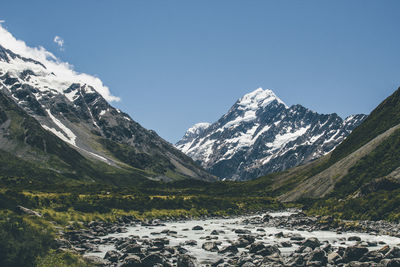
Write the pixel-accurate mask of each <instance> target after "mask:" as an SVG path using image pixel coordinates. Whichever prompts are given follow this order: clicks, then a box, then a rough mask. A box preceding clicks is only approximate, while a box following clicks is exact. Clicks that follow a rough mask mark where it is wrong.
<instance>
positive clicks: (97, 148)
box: [0, 29, 213, 180]
mask: <svg viewBox="0 0 400 267" xmlns="http://www.w3.org/2000/svg"><path fill="white" fill-rule="evenodd" d="M1 30H2V31H4V29H1ZM2 34H3V32H2ZM1 44H2V42H1V41H0V92H1V93H0V96H1V99H2V102H1V106H0V109H1V110H8V111H7V112H3V113H2V114H3V115H4V116H3V117H2V120H1V125H0V129H1V135H0V149H1V150H3V151H7V152H9V153H11V154H12V155H15V156H17V157H20V158H23V159H24V160H29V161H33V162H37V163H40V164H41V165H43V166H47V167H48V168H49V169H53V170H55V171H57V172H64V171H66V170H68V169H73V170H74V169H75V168H78V167H77V165H74V163H73V162H75V163H77V162H84V164H86V165H90V164H92V165H93V166H95V165H96V164H103V165H107V166H109V167H112V168H114V169H124V171H128V172H131V173H132V175H133V176H135V175H137V174H138V173H141V174H140V175H139V176H140V177H147V178H151V179H162V180H173V179H183V178H194V179H204V180H210V179H211V180H212V179H213V177H212V176H211V175H209V174H208V173H207V172H205V171H204V170H203V169H202V168H201V167H199V166H198V165H197V164H195V163H194V162H193V160H192V159H191V158H189V157H188V156H186V155H184V154H183V153H182V152H180V151H179V150H177V149H176V148H174V147H173V146H172V145H171V144H170V143H168V142H167V141H165V140H163V139H162V138H160V137H159V136H158V135H157V134H156V133H155V132H154V131H151V130H147V129H145V128H143V127H142V126H141V125H139V124H138V123H137V122H135V121H133V120H132V118H130V116H129V115H128V114H126V113H124V112H122V111H120V110H118V109H116V108H114V107H112V106H111V105H110V104H109V103H108V101H107V100H106V99H105V98H106V97H108V98H109V100H110V99H111V100H113V99H112V97H111V96H110V95H107V94H105V93H104V92H103V94H101V93H99V91H97V88H96V87H95V86H96V85H97V86H99V85H98V84H97V80H95V82H94V83H93V84H90V83H88V82H90V81H91V79H89V78H87V75H86V76H85V74H77V73H75V72H73V71H72V70H70V69H68V68H65V67H64V66H63V65H62V63H60V62H57V61H49V60H44V62H40V61H39V60H38V59H40V57H38V58H35V57H34V56H35V53H31V55H32V58H30V57H27V56H24V55H20V54H17V53H15V52H13V51H12V48H13V47H4V46H3V45H1ZM17 44H18V43H17ZM26 49H30V48H28V47H26V48H25V50H26ZM99 90H103V89H102V88H99ZM13 103H14V104H13ZM13 109H14V111H13ZM17 109H19V110H17ZM14 113H18V114H19V115H18V116H14V115H13V114H14ZM26 123H30V126H27V125H26ZM31 125H34V129H35V130H34V131H35V134H38V135H39V136H40V138H36V137H37V136H34V137H33V139H32V138H30V137H32V136H30V135H29V132H30V131H33V130H32V129H33V128H32V126H31ZM17 126H18V127H17ZM38 126H40V127H38ZM31 141H32V142H31ZM38 151H40V152H38ZM54 161H57V164H55V163H54ZM82 164H83V163H82ZM82 164H80V165H79V166H80V167H82V166H81V165H82ZM93 166H92V167H93ZM80 167H79V168H78V169H82V168H80ZM94 169H96V168H94ZM95 176H96V175H92V176H91V177H92V178H95Z"/></svg>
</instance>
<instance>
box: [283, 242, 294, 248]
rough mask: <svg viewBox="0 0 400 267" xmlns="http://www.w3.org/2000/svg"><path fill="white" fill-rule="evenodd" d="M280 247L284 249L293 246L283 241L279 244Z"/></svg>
mask: <svg viewBox="0 0 400 267" xmlns="http://www.w3.org/2000/svg"><path fill="white" fill-rule="evenodd" d="M281 246H282V247H284V248H290V247H292V246H293V245H292V243H290V242H289V241H283V242H281Z"/></svg>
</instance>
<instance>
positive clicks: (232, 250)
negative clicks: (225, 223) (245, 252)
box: [218, 245, 239, 254]
mask: <svg viewBox="0 0 400 267" xmlns="http://www.w3.org/2000/svg"><path fill="white" fill-rule="evenodd" d="M228 252H230V253H233V254H237V253H238V252H239V250H238V249H237V247H235V246H232V245H231V246H225V247H223V248H222V249H221V250H220V251H218V253H222V254H224V253H228Z"/></svg>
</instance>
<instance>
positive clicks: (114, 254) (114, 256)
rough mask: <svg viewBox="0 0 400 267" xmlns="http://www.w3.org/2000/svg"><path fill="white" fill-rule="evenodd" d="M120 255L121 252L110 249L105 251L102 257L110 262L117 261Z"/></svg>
mask: <svg viewBox="0 0 400 267" xmlns="http://www.w3.org/2000/svg"><path fill="white" fill-rule="evenodd" d="M120 257H121V254H120V253H119V252H118V251H115V250H110V251H107V253H106V255H105V256H104V259H106V260H109V261H110V262H118V259H119V258H120Z"/></svg>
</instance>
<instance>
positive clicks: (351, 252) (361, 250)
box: [343, 246, 368, 262]
mask: <svg viewBox="0 0 400 267" xmlns="http://www.w3.org/2000/svg"><path fill="white" fill-rule="evenodd" d="M367 252H368V249H367V248H365V247H360V246H351V247H347V248H346V249H345V251H344V255H343V261H344V262H351V261H358V260H359V259H361V257H362V256H364V254H366V253H367Z"/></svg>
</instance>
